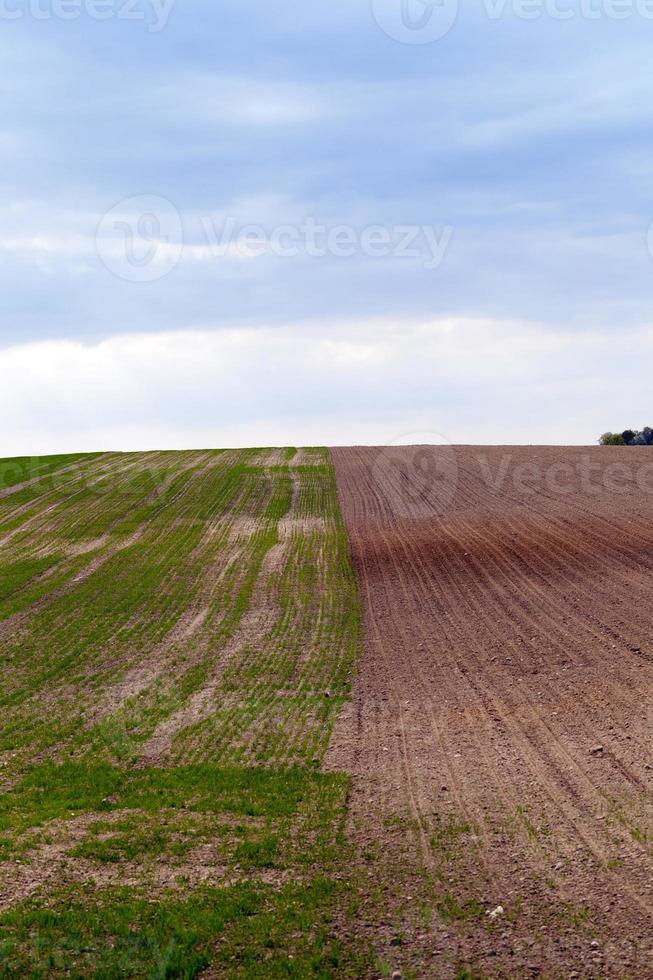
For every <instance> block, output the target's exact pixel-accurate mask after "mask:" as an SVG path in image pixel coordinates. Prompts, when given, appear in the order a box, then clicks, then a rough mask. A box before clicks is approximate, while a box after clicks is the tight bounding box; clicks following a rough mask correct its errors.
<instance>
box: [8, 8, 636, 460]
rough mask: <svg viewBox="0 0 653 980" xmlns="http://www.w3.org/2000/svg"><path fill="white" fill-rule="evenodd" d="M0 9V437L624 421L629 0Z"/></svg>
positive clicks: (52, 446)
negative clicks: (0, 380) (0, 99)
mask: <svg viewBox="0 0 653 980" xmlns="http://www.w3.org/2000/svg"><path fill="white" fill-rule="evenodd" d="M0 21H4V23H2V24H1V25H0V27H1V30H0V55H1V58H0V89H1V94H2V115H1V116H0V153H1V154H2V168H1V170H0V371H1V372H2V378H3V383H2V386H0V409H1V410H2V417H3V419H4V425H3V426H2V429H0V454H2V455H31V454H37V453H44V452H64V451H71V450H91V449H148V448H184V447H200V446H202V447H203V446H235V445H278V444H291V445H301V444H311V445H312V444H332V445H337V444H351V443H374V444H391V443H395V442H411V441H420V442H423V441H434V442H440V441H443V440H444V441H449V442H452V443H461V442H466V443H579V444H582V443H591V442H594V441H595V440H596V439H597V438H598V436H599V435H600V434H601V433H602V432H603V431H605V430H606V429H621V428H625V427H626V426H634V427H636V428H637V427H641V426H642V425H644V424H653V422H652V420H651V415H650V411H653V409H650V368H649V365H650V363H651V353H652V352H653V320H652V318H651V313H650V307H651V303H650V297H651V287H652V285H653V258H652V255H651V253H652V252H653V231H651V221H652V220H653V198H652V196H651V193H650V188H651V176H652V171H653V152H652V151H653V125H651V123H652V122H653V73H651V71H650V57H651V40H650V39H651V36H652V32H653V0H464V2H463V0H460V3H457V2H456V0H328V2H321V0H314V2H311V3H304V4H298V3H297V2H296V0H293V2H290V0H278V2H277V3H274V4H271V3H270V2H269V0H248V2H247V3H244V4H243V3H240V4H235V3H232V4H224V3H220V2H216V0H0Z"/></svg>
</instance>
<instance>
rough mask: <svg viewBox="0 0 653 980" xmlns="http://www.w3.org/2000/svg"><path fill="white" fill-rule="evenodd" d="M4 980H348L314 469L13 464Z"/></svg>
mask: <svg viewBox="0 0 653 980" xmlns="http://www.w3.org/2000/svg"><path fill="white" fill-rule="evenodd" d="M0 479H1V480H2V481H3V482H2V488H1V490H0V544H1V552H0V555H1V558H0V644H1V653H2V659H1V661H0V677H1V681H2V683H1V686H0V766H1V768H0V786H1V789H2V795H1V796H0V975H6V976H16V975H27V974H28V973H29V974H30V975H32V976H48V977H50V976H59V975H61V976H64V975H65V976H68V975H70V974H71V973H73V974H74V975H94V976H103V977H123V976H150V977H153V976H156V977H164V976H184V977H191V976H195V975H197V974H198V973H199V972H202V971H205V970H206V969H207V968H209V969H210V970H213V971H214V974H213V975H225V973H226V974H228V975H229V976H247V977H250V976H261V977H266V978H267V977H274V976H298V977H299V976H309V975H315V972H317V974H318V975H330V971H331V970H332V969H335V968H337V969H338V970H341V971H343V970H346V971H351V975H357V974H360V972H361V971H362V970H364V967H363V966H362V965H361V961H359V959H358V958H357V954H356V953H355V951H353V949H352V950H344V949H343V948H342V947H341V945H340V944H338V942H337V941H336V940H334V938H333V929H330V928H329V925H328V924H329V922H330V921H331V918H332V916H333V911H334V909H335V908H336V907H337V906H338V903H339V894H340V892H341V890H342V886H341V884H340V882H339V880H338V876H339V875H340V872H341V869H342V866H343V864H344V863H345V858H344V852H343V848H344V842H343V839H342V835H341V828H342V824H343V819H344V809H345V803H346V792H347V785H348V784H347V779H346V778H345V777H342V776H338V775H325V774H321V773H320V772H319V771H318V770H319V766H320V762H321V760H322V757H323V755H324V752H325V750H326V747H327V743H328V739H329V734H330V731H331V728H332V724H333V721H334V718H335V716H336V714H337V713H338V711H339V710H340V708H341V706H342V705H343V703H344V701H345V699H346V698H347V696H348V693H349V689H350V685H351V678H352V673H353V670H354V665H355V661H356V658H357V655H358V650H359V609H358V600H357V595H356V590H355V586H354V581H353V576H352V572H351V569H350V566H349V560H348V552H347V544H346V537H345V533H344V529H343V526H342V523H341V520H340V516H339V511H338V505H337V500H336V493H335V483H334V479H333V471H332V467H331V464H330V462H329V459H328V455H327V453H326V451H324V450H300V451H296V450H294V449H289V450H260V451H259V450H243V451H223V452H219V451H207V452H183V453H149V454H143V453H141V454H104V455H96V456H85V457H79V456H78V457H66V458H59V459H57V458H52V459H48V460H18V461H6V462H5V463H3V464H0Z"/></svg>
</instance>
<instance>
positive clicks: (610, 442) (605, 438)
mask: <svg viewBox="0 0 653 980" xmlns="http://www.w3.org/2000/svg"><path fill="white" fill-rule="evenodd" d="M599 442H600V443H601V445H602V446H651V445H653V429H652V428H651V426H650V425H645V426H644V428H643V429H642V431H641V432H637V431H635V429H624V431H623V432H604V433H603V435H602V436H601V438H600V439H599Z"/></svg>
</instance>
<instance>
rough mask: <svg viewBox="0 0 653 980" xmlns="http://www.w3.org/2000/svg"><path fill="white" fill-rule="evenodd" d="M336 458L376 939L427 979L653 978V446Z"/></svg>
mask: <svg viewBox="0 0 653 980" xmlns="http://www.w3.org/2000/svg"><path fill="white" fill-rule="evenodd" d="M332 456H333V461H334V464H335V468H336V475H337V481H338V489H339V494H340V500H341V505H342V510H343V515H344V519H345V522H346V525H347V528H348V531H349V535H350V540H351V549H352V556H353V561H354V565H355V569H356V572H357V575H358V579H359V583H360V588H361V592H362V596H363V600H364V607H365V644H364V655H363V660H362V664H361V668H360V672H359V676H358V678H357V681H356V686H355V690H354V697H353V701H352V702H351V703H350V705H348V706H347V707H346V708H345V710H344V712H343V714H342V715H341V717H340V718H339V720H338V723H337V726H336V730H335V732H334V736H333V738H332V741H331V747H330V750H329V754H328V757H327V767H328V768H331V769H347V770H348V771H349V772H351V773H352V775H353V789H352V798H351V817H350V823H349V833H350V837H351V839H352V841H353V843H354V845H355V850H356V853H357V854H358V861H359V870H360V881H361V886H360V900H361V911H360V916H359V927H358V928H359V930H360V931H361V932H363V933H364V934H365V935H366V936H367V937H368V938H369V939H370V940H371V942H372V943H373V945H374V946H375V947H376V949H377V952H378V953H379V955H380V957H381V958H382V959H383V960H384V961H385V962H386V963H387V964H388V968H389V969H393V970H394V969H403V970H406V971H410V970H412V971H413V974H414V975H415V976H418V977H456V976H459V975H471V974H462V973H460V972H459V971H461V970H462V968H463V967H464V966H467V967H468V968H469V969H471V970H472V971H473V975H474V976H476V975H481V976H486V975H487V976H507V977H521V976H547V977H574V976H576V977H599V976H600V977H638V978H640V977H653V933H652V931H651V926H652V920H653V877H652V876H651V871H652V870H653V861H652V856H653V843H652V842H653V811H652V809H651V788H652V786H653V744H652V739H651V735H652V733H653V712H652V711H651V704H652V703H653V636H652V635H651V632H652V631H651V626H652V623H653V614H652V611H651V610H652V609H653V605H652V599H653V523H652V522H651V516H652V515H653V507H652V501H653V497H652V496H651V490H653V468H652V467H651V463H650V462H649V459H650V460H651V462H653V456H650V457H649V455H648V454H647V451H646V450H644V451H643V452H640V451H639V450H638V449H634V448H632V449H631V448H625V449H624V448H618V447H615V448H602V447H601V448H592V449H580V448H579V449H560V448H553V447H547V448H526V447H509V448H498V447H476V448H474V447H456V448H455V449H452V448H451V447H449V448H447V449H443V448H424V447H408V448H403V449H391V450H378V449H373V448H349V449H337V450H333V453H332ZM498 906H501V908H502V910H501V911H497V912H495V913H494V914H493V915H489V914H488V913H490V912H492V911H493V910H495V909H497V907H498ZM380 910H381V913H380Z"/></svg>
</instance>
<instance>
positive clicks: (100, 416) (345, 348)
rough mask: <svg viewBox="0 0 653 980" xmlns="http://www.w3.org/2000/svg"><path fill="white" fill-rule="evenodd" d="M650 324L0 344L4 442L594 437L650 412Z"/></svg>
mask: <svg viewBox="0 0 653 980" xmlns="http://www.w3.org/2000/svg"><path fill="white" fill-rule="evenodd" d="M652 353H653V329H651V328H641V329H638V330H631V331H629V332H624V334H623V335H622V336H621V337H620V339H619V342H618V343H615V341H614V339H612V338H610V337H609V336H608V335H606V334H603V333H600V332H596V331H594V332H584V333H576V334H570V333H568V332H562V331H554V330H552V329H551V328H550V327H547V328H545V327H543V326H540V325H538V324H533V323H519V322H516V321H498V320H462V319H452V318H446V319H430V320H425V321H418V320H413V321H397V320H391V319H379V320H353V321H348V322H340V323H337V324H334V323H332V322H324V323H298V324H294V325H288V326H286V327H275V328H268V327H262V328H259V329H254V328H252V329H242V328H238V329H229V330H222V331H212V330H195V331H191V332H176V333H175V332H171V333H158V334H132V335H122V336H116V337H112V338H109V339H106V340H103V341H100V342H97V343H92V344H84V343H82V342H77V341H71V340H60V341H47V342H38V343H31V344H24V345H16V346H13V347H8V348H5V349H3V350H0V371H1V373H2V378H3V385H2V388H1V389H0V411H1V412H2V417H3V420H4V426H3V432H2V435H1V436H0V454H1V455H5V456H6V455H22V454H32V453H44V452H55V451H70V450H74V449H79V450H82V449H84V450H86V449H111V448H114V449H146V448H166V447H167V448H183V447H191V446H216V447H217V446H233V445H247V444H255V445H262V444H295V445H297V444H302V443H303V444H315V443H327V444H338V443H388V442H394V441H397V440H398V439H403V440H404V441H405V440H406V438H408V437H409V436H410V433H411V432H424V431H427V432H428V431H431V432H433V433H434V438H438V437H441V436H444V437H446V438H447V439H449V440H450V441H452V442H470V443H473V442H497V443H507V442H562V443H585V442H591V441H593V440H594V439H595V438H596V437H597V436H598V435H599V434H600V432H601V431H603V430H605V429H607V428H611V427H614V428H619V427H621V426H625V425H626V424H633V425H644V424H646V423H649V424H650V423H651V421H652V420H651V419H650V417H647V412H648V410H649V397H648V393H649V381H648V367H647V365H648V364H649V363H650V358H651V354H652Z"/></svg>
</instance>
